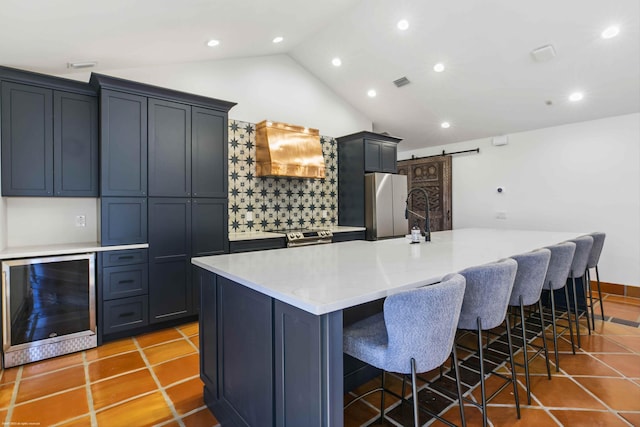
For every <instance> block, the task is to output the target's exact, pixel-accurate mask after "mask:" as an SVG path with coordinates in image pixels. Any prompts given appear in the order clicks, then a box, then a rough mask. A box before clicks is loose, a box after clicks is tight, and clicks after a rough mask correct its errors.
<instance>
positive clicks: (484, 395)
mask: <svg viewBox="0 0 640 427" xmlns="http://www.w3.org/2000/svg"><path fill="white" fill-rule="evenodd" d="M506 320H507V323H508V322H509V316H507V317H506ZM482 353H483V352H482V320H480V318H479V317H478V357H479V358H480V391H481V394H482V427H487V390H486V389H485V385H484V355H483V354H482Z"/></svg>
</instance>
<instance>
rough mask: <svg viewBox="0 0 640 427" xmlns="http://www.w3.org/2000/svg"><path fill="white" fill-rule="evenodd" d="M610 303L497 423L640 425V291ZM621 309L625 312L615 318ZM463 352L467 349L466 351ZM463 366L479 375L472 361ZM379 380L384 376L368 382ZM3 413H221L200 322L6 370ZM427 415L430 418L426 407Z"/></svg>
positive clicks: (390, 380) (146, 422) (193, 422)
mask: <svg viewBox="0 0 640 427" xmlns="http://www.w3.org/2000/svg"><path fill="white" fill-rule="evenodd" d="M604 308H605V315H606V318H607V321H604V322H603V321H601V320H597V321H596V330H595V331H594V332H593V334H592V335H591V336H589V335H587V329H586V324H585V327H584V328H582V332H583V334H584V335H583V336H582V339H583V342H582V349H580V350H579V351H577V354H576V355H575V356H574V355H572V354H571V347H570V343H569V340H568V338H567V337H563V338H561V340H560V342H559V344H558V349H559V351H560V372H559V373H556V372H555V368H554V367H553V365H552V374H553V379H552V380H551V381H549V380H547V378H546V369H545V364H544V361H543V359H541V358H537V359H535V360H534V361H533V363H532V365H531V371H532V402H531V405H526V397H525V396H526V394H525V389H524V377H523V376H522V375H521V374H522V372H521V369H518V374H520V375H519V377H518V379H519V383H520V386H521V387H520V389H519V392H520V400H521V410H522V418H521V419H520V420H517V419H516V416H515V407H514V404H513V396H512V394H511V392H512V391H511V389H510V388H507V389H505V390H503V391H502V392H501V393H500V394H499V395H498V396H496V398H495V399H494V400H493V401H492V402H491V403H490V404H489V411H488V414H489V418H490V420H491V423H492V425H494V426H555V425H558V426H562V425H564V426H638V425H640V328H638V325H636V326H635V327H633V326H628V325H626V324H621V323H616V320H620V319H621V320H623V321H632V322H637V321H638V320H640V299H634V298H625V297H619V296H614V295H605V301H604ZM596 313H597V311H596ZM614 315H615V316H624V317H619V318H618V317H616V318H615V319H610V316H614ZM469 342H470V343H472V341H469ZM460 355H461V356H464V357H466V356H467V355H468V353H466V352H465V353H463V352H462V351H461V352H460ZM551 360H553V357H551ZM500 369H501V370H502V372H508V370H507V369H506V368H504V367H502V368H500ZM465 375H468V378H474V374H473V372H472V371H467V372H466V374H465ZM463 378H464V376H463ZM376 381H378V382H379V379H377V380H373V381H372V382H371V383H370V384H367V385H364V386H363V387H362V390H365V389H366V387H372V385H373V384H375V382H376ZM487 384H488V388H489V390H492V389H495V388H496V387H497V381H496V377H495V376H490V377H489V378H488V379H487ZM387 385H388V386H390V387H391V388H392V389H394V390H396V391H399V390H400V387H401V381H400V380H399V379H398V378H395V377H392V376H388V377H387ZM419 386H420V387H422V386H424V383H423V382H420V383H419ZM467 389H468V390H469V395H472V396H476V395H477V394H478V391H477V389H478V387H477V386H473V387H471V388H469V387H467ZM419 398H420V400H421V402H423V403H425V404H428V405H429V406H430V407H433V408H436V409H437V410H439V411H442V413H444V414H445V417H446V418H447V419H449V420H451V421H453V422H454V423H455V422H459V414H458V410H457V406H456V405H452V404H451V402H450V401H447V400H446V399H443V398H442V396H440V395H438V394H437V393H428V392H427V390H423V391H421V392H420V393H419ZM349 399H350V397H349V396H346V400H349ZM379 400H380V396H379V394H373V395H371V396H369V397H368V398H367V399H366V400H364V401H360V402H356V404H354V405H353V406H351V407H350V408H348V409H347V411H346V412H345V425H346V426H361V425H369V424H371V423H372V421H373V420H375V418H376V416H377V409H376V408H377V405H378V404H379ZM385 406H386V407H388V408H390V409H391V412H390V413H391V418H390V419H388V420H387V421H386V424H385V425H402V424H403V423H404V424H407V425H409V421H408V420H409V419H408V418H407V417H406V416H407V415H409V410H408V409H409V408H406V407H404V406H403V405H399V402H398V401H397V399H394V398H393V397H391V396H389V395H388V394H387V399H386V400H385ZM465 414H466V417H467V422H468V425H469V426H476V425H479V423H481V416H480V413H479V411H478V410H476V409H475V408H474V407H472V406H467V407H466V409H465ZM0 419H2V420H3V421H4V425H40V426H65V427H67V426H108V427H117V426H126V427H138V426H151V425H158V426H172V427H173V426H185V427H191V426H193V427H204V426H216V425H218V422H217V421H216V419H215V418H214V417H213V415H211V413H210V412H209V411H208V409H207V408H206V407H205V405H204V402H203V401H202V383H201V382H200V379H199V377H198V325H197V323H190V324H187V325H182V326H179V327H176V328H169V329H166V330H162V331H158V332H155V333H151V334H147V335H141V336H138V337H135V338H127V339H123V340H119V341H116V342H112V343H108V344H106V345H103V346H101V347H99V348H96V349H92V350H88V351H84V352H80V353H75V354H71V355H67V356H62V357H58V358H55V359H49V360H46V361H42V362H37V363H32V364H30V365H26V366H22V367H16V368H11V369H6V370H3V371H1V373H0ZM422 421H423V422H425V423H427V422H429V420H428V419H427V417H425V418H424V419H423V420H422ZM431 425H434V426H440V425H444V424H442V423H439V422H434V423H433V424H431Z"/></svg>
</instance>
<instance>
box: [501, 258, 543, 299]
mask: <svg viewBox="0 0 640 427" xmlns="http://www.w3.org/2000/svg"><path fill="white" fill-rule="evenodd" d="M511 258H513V259H514V260H516V262H517V263H518V270H517V271H516V278H515V281H514V283H513V290H512V291H511V298H510V299H509V305H515V306H519V305H520V297H522V304H523V305H532V304H535V303H537V302H538V300H539V299H540V294H541V293H542V285H544V278H545V276H546V275H547V268H548V267H549V259H550V258H551V251H550V250H549V249H538V250H536V251H533V252H527V253H524V254H519V255H514V256H512V257H511Z"/></svg>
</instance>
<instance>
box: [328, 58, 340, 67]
mask: <svg viewBox="0 0 640 427" xmlns="http://www.w3.org/2000/svg"><path fill="white" fill-rule="evenodd" d="M331 63H332V64H333V66H334V67H339V66H341V65H342V60H341V59H340V58H333V59H332V60H331Z"/></svg>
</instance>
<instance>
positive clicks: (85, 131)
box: [53, 91, 99, 197]
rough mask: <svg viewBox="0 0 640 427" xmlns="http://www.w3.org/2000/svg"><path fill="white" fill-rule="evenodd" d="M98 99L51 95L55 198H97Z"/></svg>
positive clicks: (62, 94) (83, 96)
mask: <svg viewBox="0 0 640 427" xmlns="http://www.w3.org/2000/svg"><path fill="white" fill-rule="evenodd" d="M98 157H99V153H98V100H97V99H96V97H94V96H87V95H80V94H74V93H67V92H60V91H55V92H54V93H53V171H54V174H53V188H54V192H55V195H56V196H66V197H70V196H75V197H97V196H98Z"/></svg>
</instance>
